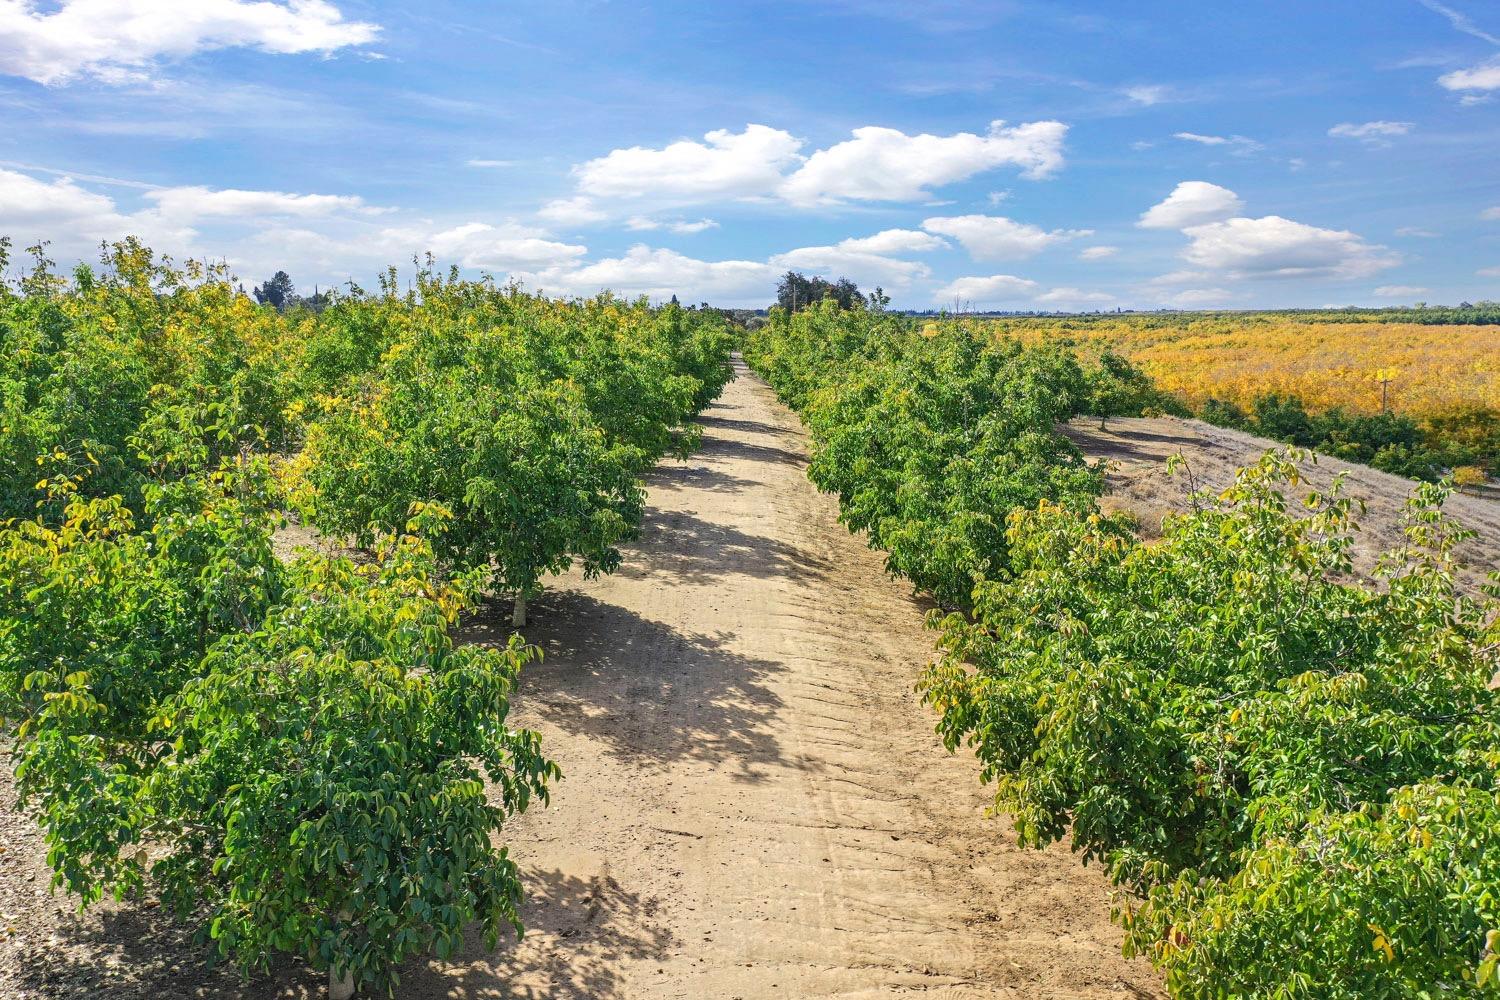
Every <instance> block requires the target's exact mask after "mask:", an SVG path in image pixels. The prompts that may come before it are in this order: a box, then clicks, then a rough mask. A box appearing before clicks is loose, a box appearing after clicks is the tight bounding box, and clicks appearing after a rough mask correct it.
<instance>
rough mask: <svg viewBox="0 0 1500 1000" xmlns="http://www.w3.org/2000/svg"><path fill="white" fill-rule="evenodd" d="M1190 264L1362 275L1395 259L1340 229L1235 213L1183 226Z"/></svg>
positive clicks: (1260, 273)
mask: <svg viewBox="0 0 1500 1000" xmlns="http://www.w3.org/2000/svg"><path fill="white" fill-rule="evenodd" d="M1184 232H1185V233H1186V234H1187V236H1188V238H1189V239H1190V240H1191V243H1189V244H1188V247H1187V249H1186V250H1184V251H1183V253H1182V256H1183V259H1184V260H1186V261H1188V262H1189V263H1190V264H1196V265H1197V266H1199V267H1203V268H1209V269H1211V270H1214V271H1219V272H1223V273H1226V274H1229V275H1231V276H1233V277H1242V278H1312V277H1319V278H1360V277H1365V276H1367V275H1370V274H1374V273H1375V272H1377V271H1381V270H1383V269H1385V268H1388V267H1393V266H1394V265H1396V264H1397V263H1399V258H1397V257H1396V256H1395V255H1394V254H1392V253H1390V252H1389V251H1387V250H1386V248H1385V247H1382V246H1378V245H1373V244H1370V243H1366V242H1365V241H1364V240H1363V239H1361V238H1360V237H1359V236H1357V235H1356V234H1354V233H1351V232H1349V231H1347V230H1342V229H1319V228H1318V227H1316V226H1309V225H1306V224H1304V223H1301V222H1293V221H1292V220H1291V219H1284V218H1282V217H1281V216H1279V215H1267V216H1265V217H1263V218H1259V219H1245V218H1235V219H1227V220H1225V221H1223V222H1210V223H1207V224H1204V225H1199V226H1191V227H1188V228H1187V229H1185V230H1184Z"/></svg>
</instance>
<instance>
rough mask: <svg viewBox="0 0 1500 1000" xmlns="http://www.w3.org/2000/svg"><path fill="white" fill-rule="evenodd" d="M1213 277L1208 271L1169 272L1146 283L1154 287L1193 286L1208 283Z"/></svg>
mask: <svg viewBox="0 0 1500 1000" xmlns="http://www.w3.org/2000/svg"><path fill="white" fill-rule="evenodd" d="M1212 277H1213V275H1212V274H1210V273H1208V272H1207V271H1186V270H1183V271H1169V272H1167V273H1166V274H1160V275H1157V276H1156V277H1154V278H1152V279H1151V280H1150V281H1148V282H1146V284H1148V285H1152V286H1162V285H1191V284H1193V283H1194V282H1198V281H1208V280H1209V279H1210V278H1212Z"/></svg>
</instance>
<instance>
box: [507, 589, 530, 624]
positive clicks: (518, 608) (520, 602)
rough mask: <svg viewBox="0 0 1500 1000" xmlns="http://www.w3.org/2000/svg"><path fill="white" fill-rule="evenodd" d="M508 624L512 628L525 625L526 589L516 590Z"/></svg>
mask: <svg viewBox="0 0 1500 1000" xmlns="http://www.w3.org/2000/svg"><path fill="white" fill-rule="evenodd" d="M510 624H511V626H512V627H513V628H525V627H526V591H524V590H520V591H517V592H516V604H515V607H514V608H512V609H511V612H510Z"/></svg>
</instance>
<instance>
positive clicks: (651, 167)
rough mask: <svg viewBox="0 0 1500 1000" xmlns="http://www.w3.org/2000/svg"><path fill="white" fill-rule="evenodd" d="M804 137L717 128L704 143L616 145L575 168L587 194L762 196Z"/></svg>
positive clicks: (692, 197)
mask: <svg viewBox="0 0 1500 1000" xmlns="http://www.w3.org/2000/svg"><path fill="white" fill-rule="evenodd" d="M801 148H802V140H801V139H798V138H795V137H794V136H793V135H792V134H791V133H790V132H786V131H783V130H782V129H776V128H770V127H768V126H765V125H746V126H745V129H744V131H742V132H731V131H729V130H728V129H717V130H715V131H713V132H709V133H708V134H706V135H705V136H704V137H703V141H702V142H698V141H696V140H693V139H681V140H679V141H677V142H674V143H670V144H668V145H667V146H664V147H663V148H661V149H650V148H647V147H645V146H632V147H630V148H629V149H616V150H612V151H610V152H609V153H608V154H606V155H604V156H601V157H599V158H597V159H593V160H589V161H588V162H587V163H582V164H579V165H578V166H577V167H574V168H573V173H574V176H575V177H577V179H578V191H579V193H580V194H582V195H584V196H587V197H590V198H643V197H646V196H651V197H653V198H657V199H661V200H683V201H708V200H713V199H719V198H745V197H753V196H758V195H766V194H769V193H770V192H772V191H773V190H775V188H776V186H777V185H778V184H780V183H781V181H782V174H783V171H784V170H785V169H786V168H787V167H789V166H790V165H792V164H794V163H796V162H798V161H799V160H800V157H799V156H798V153H797V151H798V150H799V149H801Z"/></svg>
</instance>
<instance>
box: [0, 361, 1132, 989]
mask: <svg viewBox="0 0 1500 1000" xmlns="http://www.w3.org/2000/svg"><path fill="white" fill-rule="evenodd" d="M703 425H704V442H703V448H702V450H701V451H700V452H698V453H697V454H696V455H694V456H693V458H692V459H691V460H689V461H688V462H686V463H667V464H666V465H664V466H663V467H662V468H661V469H660V470H658V471H657V472H656V473H655V474H653V475H652V477H651V478H650V480H649V483H648V485H649V487H650V504H651V509H650V511H649V513H648V515H647V519H646V524H645V528H644V532H643V537H642V538H641V540H640V541H639V543H638V544H636V545H634V546H632V547H631V549H630V551H629V552H628V553H627V558H626V563H625V566H624V567H623V568H622V569H621V571H620V572H619V573H617V574H616V575H615V576H613V577H611V578H608V579H602V580H596V581H589V582H585V581H583V580H581V579H578V578H574V577H568V578H565V579H563V580H561V581H560V582H559V583H558V585H557V586H556V587H555V589H553V590H552V591H551V592H549V593H548V594H547V595H546V596H544V597H543V598H542V599H540V600H538V601H537V602H536V604H535V606H534V621H535V626H534V627H533V628H529V629H527V630H526V634H527V638H528V639H530V640H531V641H533V642H535V643H537V644H539V645H540V646H542V647H543V649H544V650H545V651H546V658H545V660H544V662H543V663H541V664H540V665H536V666H534V667H532V668H531V669H530V670H529V672H528V674H527V675H526V677H525V678H524V680H523V685H522V691H521V695H520V697H519V698H518V699H517V704H516V712H515V715H514V716H513V721H514V722H517V723H519V724H522V725H525V726H528V727H531V728H535V729H538V730H540V731H541V733H542V735H543V739H544V744H545V746H546V747H547V750H548V752H549V753H550V754H551V755H552V756H553V757H554V758H555V759H556V760H557V761H558V762H559V763H560V764H561V766H562V768H563V771H564V774H565V776H566V777H565V779H564V781H563V782H562V783H560V784H559V785H558V787H557V789H556V792H555V795H554V798H553V801H552V805H551V807H550V808H548V809H545V810H536V811H533V812H531V813H529V814H527V815H526V816H524V817H522V818H521V819H520V820H518V821H517V822H516V823H514V824H513V825H512V826H511V827H510V828H509V829H508V831H507V837H506V840H507V841H508V842H509V843H511V844H512V845H513V851H514V854H515V855H516V856H517V858H518V860H519V861H520V863H521V864H522V866H523V868H524V870H525V871H526V873H527V879H528V884H529V887H530V892H531V899H530V900H529V902H528V903H527V906H526V920H527V923H528V925H529V927H530V930H529V932H528V934H527V935H526V938H525V939H524V941H522V942H521V943H520V944H519V945H517V944H514V943H502V944H501V946H500V948H499V949H498V950H496V951H495V952H492V953H490V952H486V951H484V949H483V948H482V947H480V946H479V945H478V943H477V942H476V943H475V944H474V945H473V946H472V947H471V948H470V949H469V950H468V952H467V953H465V954H463V955H461V956H460V958H459V960H458V961H456V962H454V963H451V964H447V965H442V964H438V963H431V964H428V963H420V964H413V966H412V967H411V968H408V969H406V970H404V971H403V985H402V988H401V990H400V992H399V994H398V995H400V996H402V997H423V998H425V997H526V998H538V1000H540V998H544V997H546V998H554V997H555V998H585V997H587V998H603V997H622V998H623V997H632V998H633V997H689V998H698V997H705V998H707V997H713V998H733V997H740V998H745V1000H756V998H761V997H789V998H791V997H842V998H862V997H877V996H879V997H887V996H897V995H903V994H916V993H921V994H923V995H925V996H929V997H934V998H937V997H942V998H949V1000H960V998H963V1000H968V998H982V997H1008V998H1013V997H1057V998H1065V997H1120V996H1126V997H1130V996H1134V997H1146V996H1159V995H1160V993H1159V989H1160V987H1159V980H1158V979H1157V977H1156V976H1155V975H1154V974H1153V973H1152V971H1151V969H1150V968H1149V967H1148V966H1146V965H1145V964H1144V963H1142V962H1127V961H1125V960H1124V959H1122V958H1121V957H1120V954H1119V939H1120V935H1119V933H1118V931H1117V930H1116V929H1115V928H1114V927H1113V926H1112V925H1111V924H1110V922H1109V919H1108V911H1109V896H1110V893H1109V888H1108V886H1107V884H1106V881H1105V879H1104V878H1103V876H1102V874H1101V873H1100V872H1099V871H1098V870H1097V869H1095V868H1090V869H1085V868H1083V867H1082V866H1081V865H1079V864H1078V862H1077V860H1076V859H1075V858H1074V857H1073V856H1072V855H1070V854H1069V853H1068V851H1067V850H1066V848H1056V849H1053V850H1048V851H1030V850H1021V849H1019V848H1017V847H1016V846H1015V844H1014V839H1013V837H1012V835H1011V833H1010V831H1009V829H1008V827H1007V825H1006V824H1005V822H1004V821H1003V820H1000V819H994V818H989V817H986V816H984V808H985V806H986V804H987V796H986V794H985V792H984V791H983V789H982V788H981V786H980V784H979V782H978V780H977V775H976V768H975V765H974V762H973V760H972V758H970V757H969V756H968V755H966V754H960V755H957V756H950V755H949V754H947V753H946V752H945V751H944V750H943V749H942V746H941V744H940V743H939V742H938V740H937V739H936V737H935V736H934V735H933V732H932V717H931V714H930V713H929V712H928V710H926V709H925V708H924V707H923V706H922V705H921V704H920V703H919V702H918V700H917V698H916V696H915V694H914V693H913V691H912V684H913V682H914V680H915V676H916V673H917V670H918V668H919V666H920V664H921V663H923V662H924V661H925V660H926V658H927V656H928V652H929V650H930V649H931V642H932V636H931V634H930V633H928V632H926V630H925V629H924V628H923V627H922V624H921V623H922V619H923V615H924V612H925V610H926V609H925V607H924V606H922V605H921V604H920V603H918V602H916V601H914V600H913V599H912V598H911V597H910V595H909V592H908V589H907V588H906V587H905V586H903V585H902V584H900V583H897V582H895V581H892V580H891V579H889V578H888V577H886V575H885V574H884V572H883V570H882V564H881V556H880V555H879V554H878V553H875V552H872V551H870V550H869V549H867V548H866V547H865V546H864V545H863V543H862V542H861V541H860V540H859V539H858V538H856V537H853V536H851V535H850V534H849V533H848V532H847V531H846V530H845V529H844V528H843V527H842V526H841V525H839V524H838V523H837V522H836V520H835V517H836V514H837V509H836V502H835V500H834V499H833V498H830V497H825V496H821V495H819V494H818V493H817V492H816V491H815V490H814V489H813V487H812V486H811V484H809V482H808V481H807V479H806V477H805V475H804V470H805V457H806V445H805V440H804V437H803V435H802V431H801V429H800V427H799V425H798V423H797V420H796V418H795V416H794V415H793V414H791V413H790V412H789V411H787V410H786V409H785V408H784V407H782V406H781V405H780V404H778V403H777V402H776V401H775V398H774V396H773V394H772V393H771V392H770V390H769V389H768V388H767V387H766V386H765V385H764V384H763V383H762V382H761V381H760V380H759V379H757V378H755V377H754V376H753V375H748V374H747V373H746V372H745V371H744V369H743V368H741V370H740V377H739V378H738V379H737V380H736V381H735V382H733V383H732V384H731V385H730V386H729V388H728V389H727V390H726V392H725V393H724V396H723V398H722V399H721V400H720V401H719V402H718V403H716V404H715V405H714V406H713V407H711V408H710V409H709V410H708V411H707V413H706V414H705V415H704V418H703ZM507 614H508V608H507V607H503V606H496V607H493V608H491V609H489V613H488V614H486V615H485V616H483V617H482V618H481V619H479V620H477V621H475V622H472V623H470V624H469V626H468V627H467V628H466V635H467V638H469V639H471V640H473V641H490V640H492V639H503V638H504V636H505V634H506V633H507V632H508V629H506V628H505V627H504V624H503V623H504V622H505V621H506V620H508V619H507V617H506V616H507ZM8 780H9V779H8V775H7V777H6V783H5V784H4V785H3V786H0V837H3V838H4V846H5V848H6V852H5V853H4V854H3V855H0V913H3V914H4V915H5V916H6V921H7V926H9V927H12V928H14V933H13V934H12V935H11V937H10V940H9V942H8V943H6V944H5V945H3V946H0V996H4V997H7V998H16V1000H30V998H41V997H61V996H68V997H72V996H80V997H81V996H87V997H148V996H149V997H154V998H161V1000H168V998H176V997H189V996H202V997H261V996H307V995H315V994H316V992H317V991H318V986H319V982H318V979H317V978H316V977H314V976H312V975H311V974H309V973H307V972H306V971H305V970H303V969H301V968H299V967H297V966H296V965H295V964H285V965H283V966H281V967H279V968H278V969H277V970H276V971H275V974H273V975H272V976H270V977H265V978H262V979H257V980H255V981H253V982H251V983H249V984H245V985H242V984H240V983H239V980H238V979H237V977H236V976H235V975H234V974H233V973H232V972H229V971H226V970H209V969H206V968H205V967H204V966H203V963H202V960H201V955H202V952H201V951H199V950H195V949H194V948H193V947H191V946H190V944H189V942H188V940H187V937H186V935H185V934H183V933H182V932H180V931H177V930H174V929H173V928H172V927H171V926H170V923H169V922H167V921H165V920H164V919H163V918H162V917H161V916H160V915H159V914H158V913H157V912H156V911H151V910H147V909H145V908H143V907H141V906H138V905H129V904H127V905H114V904H111V905H108V906H104V907H100V908H98V909H96V910H92V911H90V912H89V913H88V914H86V915H85V916H83V917H74V916H71V915H70V914H71V904H70V902H69V901H68V900H66V899H63V898H61V897H53V896H50V895H48V894H47V892H46V890H45V886H46V880H47V871H46V868H45V863H44V861H43V858H42V854H43V850H42V846H41V845H40V842H39V838H38V837H37V835H36V834H35V832H34V827H33V826H31V825H30V821H29V820H27V819H26V818H24V817H21V816H18V815H16V814H15V813H14V812H12V811H11V810H10V809H9V808H7V807H8V806H9V804H10V800H11V789H10V787H9V783H8Z"/></svg>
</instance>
